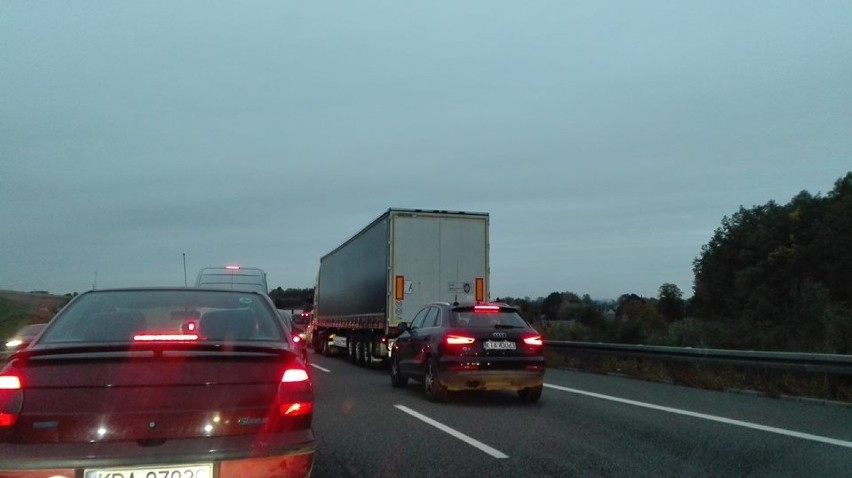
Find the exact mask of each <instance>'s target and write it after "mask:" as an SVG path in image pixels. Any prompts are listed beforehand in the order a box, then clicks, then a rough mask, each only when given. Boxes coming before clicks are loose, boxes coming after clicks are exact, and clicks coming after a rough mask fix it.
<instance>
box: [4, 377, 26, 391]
mask: <svg viewBox="0 0 852 478" xmlns="http://www.w3.org/2000/svg"><path fill="white" fill-rule="evenodd" d="M21 388H23V387H22V386H21V377H18V376H17V375H2V376H0V390H20V389H21Z"/></svg>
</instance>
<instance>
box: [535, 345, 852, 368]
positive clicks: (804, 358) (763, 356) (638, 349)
mask: <svg viewBox="0 0 852 478" xmlns="http://www.w3.org/2000/svg"><path fill="white" fill-rule="evenodd" d="M544 344H545V346H546V347H548V348H550V349H556V350H561V351H565V352H576V353H578V354H596V355H614V356H622V357H625V356H626V357H642V358H655V359H660V360H676V361H686V362H693V363H707V364H715V365H720V364H721V365H733V366H740V367H752V368H774V369H784V370H794V371H803V372H812V373H830V374H840V375H852V355H831V354H810V353H798V352H760V351H752V350H726V349H704V348H689V347H663V346H656V345H630V344H604V343H594V342H568V341H559V340H546V341H545V342H544Z"/></svg>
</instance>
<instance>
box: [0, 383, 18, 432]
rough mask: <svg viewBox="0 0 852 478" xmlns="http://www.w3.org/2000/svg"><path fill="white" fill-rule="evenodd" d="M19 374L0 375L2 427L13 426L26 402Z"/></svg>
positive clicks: (0, 425)
mask: <svg viewBox="0 0 852 478" xmlns="http://www.w3.org/2000/svg"><path fill="white" fill-rule="evenodd" d="M23 388H24V387H23V384H22V383H21V377H19V376H18V375H11V374H9V375H0V428H4V427H12V426H14V425H15V423H17V422H18V415H19V414H20V413H21V407H22V406H23V404H24V390H23Z"/></svg>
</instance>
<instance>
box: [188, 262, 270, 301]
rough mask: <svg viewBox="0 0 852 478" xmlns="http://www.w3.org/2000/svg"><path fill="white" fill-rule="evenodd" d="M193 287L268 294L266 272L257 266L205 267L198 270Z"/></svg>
mask: <svg viewBox="0 0 852 478" xmlns="http://www.w3.org/2000/svg"><path fill="white" fill-rule="evenodd" d="M195 287H206V288H213V289H234V290H245V291H253V292H260V293H262V294H265V295H268V294H269V287H268V286H267V285H266V272H263V270H262V269H258V268H257V267H242V266H225V267H205V268H203V269H201V270H200V271H198V279H196V280H195Z"/></svg>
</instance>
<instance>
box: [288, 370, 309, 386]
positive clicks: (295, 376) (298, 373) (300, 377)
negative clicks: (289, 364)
mask: <svg viewBox="0 0 852 478" xmlns="http://www.w3.org/2000/svg"><path fill="white" fill-rule="evenodd" d="M307 380H309V378H308V372H306V371H305V370H304V369H301V368H289V369H287V370H285V371H284V375H282V376H281V382H282V383H293V382H305V381H307Z"/></svg>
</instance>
